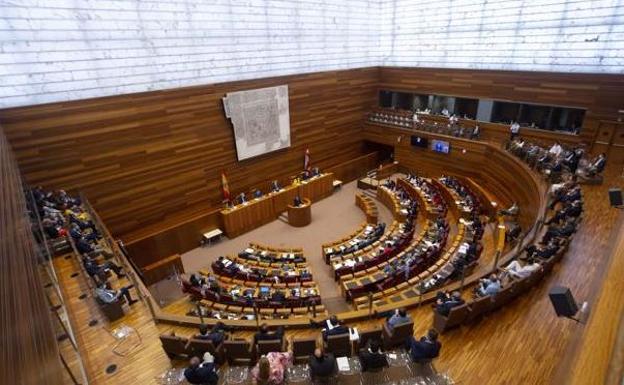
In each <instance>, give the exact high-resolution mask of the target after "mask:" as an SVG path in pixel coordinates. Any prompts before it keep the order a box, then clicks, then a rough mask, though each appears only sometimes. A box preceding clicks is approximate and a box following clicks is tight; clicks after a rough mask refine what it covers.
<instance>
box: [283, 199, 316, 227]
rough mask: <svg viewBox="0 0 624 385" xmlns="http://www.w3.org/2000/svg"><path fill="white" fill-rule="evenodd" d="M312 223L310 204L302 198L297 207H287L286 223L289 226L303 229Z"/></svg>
mask: <svg viewBox="0 0 624 385" xmlns="http://www.w3.org/2000/svg"><path fill="white" fill-rule="evenodd" d="M310 222H312V202H311V201H310V200H309V199H308V198H303V199H302V200H301V204H300V205H298V206H295V205H288V223H289V224H290V225H291V226H295V227H303V226H307V225H309V224H310Z"/></svg>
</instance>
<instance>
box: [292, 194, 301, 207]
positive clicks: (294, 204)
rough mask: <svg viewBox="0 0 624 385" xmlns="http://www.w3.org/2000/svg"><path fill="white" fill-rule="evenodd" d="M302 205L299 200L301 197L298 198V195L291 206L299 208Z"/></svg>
mask: <svg viewBox="0 0 624 385" xmlns="http://www.w3.org/2000/svg"><path fill="white" fill-rule="evenodd" d="M302 204H303V201H302V200H301V197H300V196H299V195H297V196H296V197H295V200H294V202H293V206H295V207H299V206H301V205H302Z"/></svg>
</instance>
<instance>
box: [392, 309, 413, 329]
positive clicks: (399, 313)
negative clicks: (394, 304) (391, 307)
mask: <svg viewBox="0 0 624 385" xmlns="http://www.w3.org/2000/svg"><path fill="white" fill-rule="evenodd" d="M411 320H412V319H411V318H410V316H408V315H407V311H405V309H404V308H400V309H396V310H395V311H394V314H392V316H390V318H388V321H386V322H387V323H388V326H389V327H390V329H393V328H394V327H395V326H397V325H400V324H404V323H406V322H410V321H411Z"/></svg>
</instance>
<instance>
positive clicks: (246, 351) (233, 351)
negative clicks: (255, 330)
mask: <svg viewBox="0 0 624 385" xmlns="http://www.w3.org/2000/svg"><path fill="white" fill-rule="evenodd" d="M223 350H224V353H225V356H226V357H227V360H228V363H229V364H230V365H232V364H236V363H245V364H249V363H251V361H252V355H251V349H250V344H249V341H237V340H232V341H223Z"/></svg>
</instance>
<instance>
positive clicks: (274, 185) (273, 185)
mask: <svg viewBox="0 0 624 385" xmlns="http://www.w3.org/2000/svg"><path fill="white" fill-rule="evenodd" d="M280 189H281V187H280V185H279V183H278V182H277V180H274V181H273V182H271V191H272V192H278V191H279V190H280Z"/></svg>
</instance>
